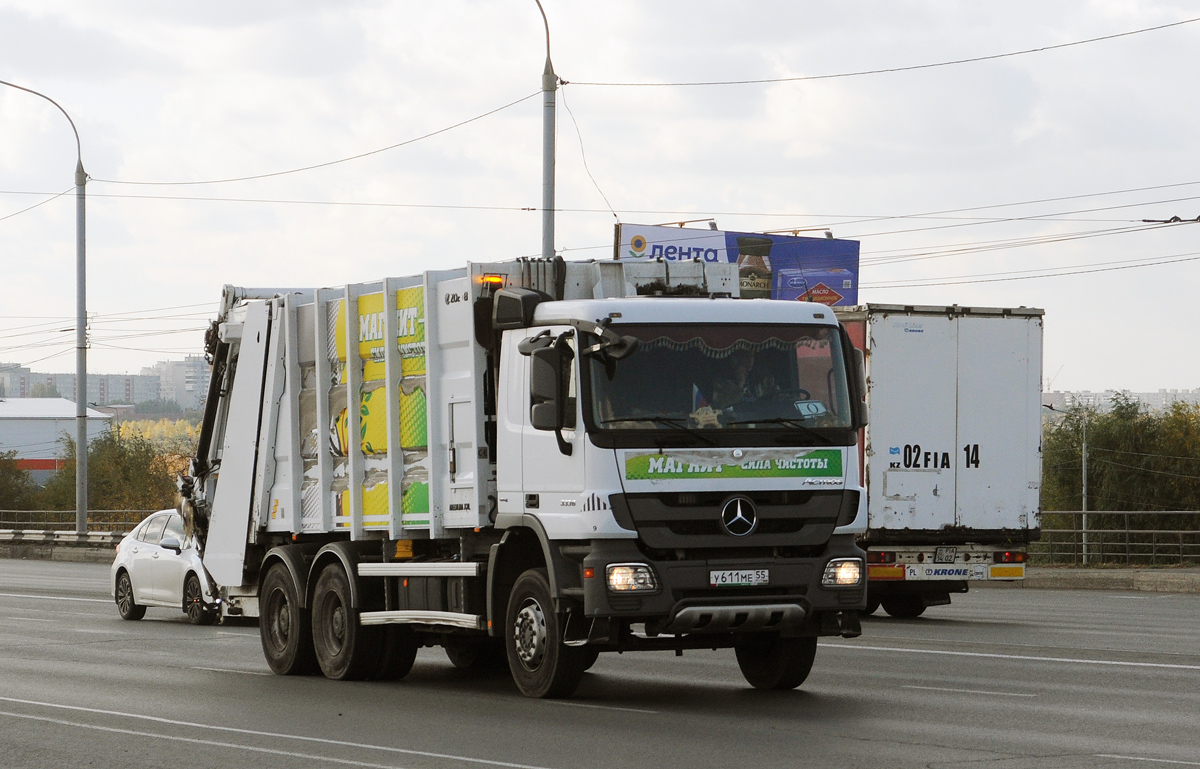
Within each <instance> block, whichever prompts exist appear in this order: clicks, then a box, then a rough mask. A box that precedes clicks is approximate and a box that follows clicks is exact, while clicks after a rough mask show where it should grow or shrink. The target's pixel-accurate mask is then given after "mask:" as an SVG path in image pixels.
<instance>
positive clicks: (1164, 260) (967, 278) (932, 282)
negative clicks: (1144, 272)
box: [859, 252, 1200, 291]
mask: <svg viewBox="0 0 1200 769" xmlns="http://www.w3.org/2000/svg"><path fill="white" fill-rule="evenodd" d="M1152 259H1153V260H1149V259H1148V260H1131V261H1136V263H1135V264H1122V263H1119V262H1097V263H1095V264H1096V265H1105V264H1107V265H1113V264H1116V265H1118V266H1109V267H1100V266H1095V267H1093V265H1075V266H1077V267H1088V268H1091V269H1070V268H1061V267H1059V268H1051V270H1054V271H1046V272H1043V273H1041V274H1036V275H1019V274H1018V273H1026V272H1034V271H1033V270H1014V271H1012V272H1007V273H1004V272H999V273H982V274H980V275H978V276H976V275H956V276H953V278H951V279H946V278H928V279H919V280H903V281H886V282H883V283H863V284H861V285H860V286H859V288H862V289H873V290H877V291H879V290H884V289H890V288H926V287H929V286H956V285H962V284H966V283H1003V282H1007V281H1013V280H1034V279H1038V278H1061V277H1064V276H1067V275H1085V274H1089V273H1093V272H1113V271H1115V270H1133V269H1138V268H1141V267H1154V266H1156V265H1161V264H1179V263H1182V262H1194V261H1197V260H1200V252H1193V253H1190V254H1176V255H1175V256H1167V257H1153V258H1152ZM1063 270H1065V271H1063ZM986 275H1006V276H1009V277H984V276H986ZM956 278H963V280H957V279H956Z"/></svg>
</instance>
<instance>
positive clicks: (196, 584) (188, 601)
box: [183, 574, 217, 625]
mask: <svg viewBox="0 0 1200 769" xmlns="http://www.w3.org/2000/svg"><path fill="white" fill-rule="evenodd" d="M183 613H184V614H186V615H187V618H188V622H190V623H192V624H193V625H211V624H212V623H213V622H214V621H216V619H217V613H216V612H215V611H209V610H208V607H206V606H205V605H204V592H203V591H201V590H200V578H199V577H197V576H196V575H195V574H189V575H188V576H187V579H186V580H184V582H183Z"/></svg>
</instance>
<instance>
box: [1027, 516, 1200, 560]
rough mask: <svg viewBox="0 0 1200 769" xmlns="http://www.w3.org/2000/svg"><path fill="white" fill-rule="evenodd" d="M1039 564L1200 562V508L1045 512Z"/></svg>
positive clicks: (1037, 547) (1033, 548)
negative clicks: (1158, 510)
mask: <svg viewBox="0 0 1200 769" xmlns="http://www.w3.org/2000/svg"><path fill="white" fill-rule="evenodd" d="M1029 553H1030V555H1031V556H1032V558H1033V562H1034V564H1038V563H1042V564H1047V565H1054V564H1071V565H1072V566H1098V565H1102V564H1121V565H1125V566H1171V565H1183V566H1200V511H1196V510H1180V511H1165V512H1151V511H1141V510H1138V511H1132V510H1130V511H1122V510H1116V511H1114V510H1098V511H1092V510H1089V511H1088V512H1086V513H1085V512H1083V511H1079V510H1071V511H1057V510H1056V511H1043V512H1042V538H1041V540H1040V541H1039V542H1033V543H1031V544H1030V546H1029Z"/></svg>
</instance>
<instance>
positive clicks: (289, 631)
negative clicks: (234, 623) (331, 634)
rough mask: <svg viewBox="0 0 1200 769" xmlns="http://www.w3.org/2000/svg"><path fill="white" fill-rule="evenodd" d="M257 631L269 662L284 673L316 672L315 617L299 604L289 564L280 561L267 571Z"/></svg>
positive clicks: (261, 595) (280, 673)
mask: <svg viewBox="0 0 1200 769" xmlns="http://www.w3.org/2000/svg"><path fill="white" fill-rule="evenodd" d="M259 607H260V611H261V613H262V616H261V617H260V618H259V621H258V634H259V637H260V639H261V640H262V648H263V656H264V657H266V658H267V665H269V666H270V667H271V670H272V671H274V672H275V673H277V674H279V675H281V676H293V675H309V674H311V673H314V672H316V669H317V658H316V654H315V652H314V651H313V640H312V619H311V617H310V615H309V612H308V610H307V609H302V608H300V595H299V592H298V588H297V586H296V583H295V582H293V581H292V575H291V573H290V572H288V569H287V567H286V566H284V565H283V564H282V563H277V564H275V565H274V566H272V567H271V568H270V569H269V570H268V571H267V576H266V577H264V578H263V581H262V586H261V588H260V589H259Z"/></svg>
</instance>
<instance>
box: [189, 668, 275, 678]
mask: <svg viewBox="0 0 1200 769" xmlns="http://www.w3.org/2000/svg"><path fill="white" fill-rule="evenodd" d="M192 670H208V671H211V672H213V673H240V674H242V675H247V676H271V675H275V674H274V673H263V672H262V671H259V670H233V669H232V668H202V667H200V666H199V665H195V666H193V667H192Z"/></svg>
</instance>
